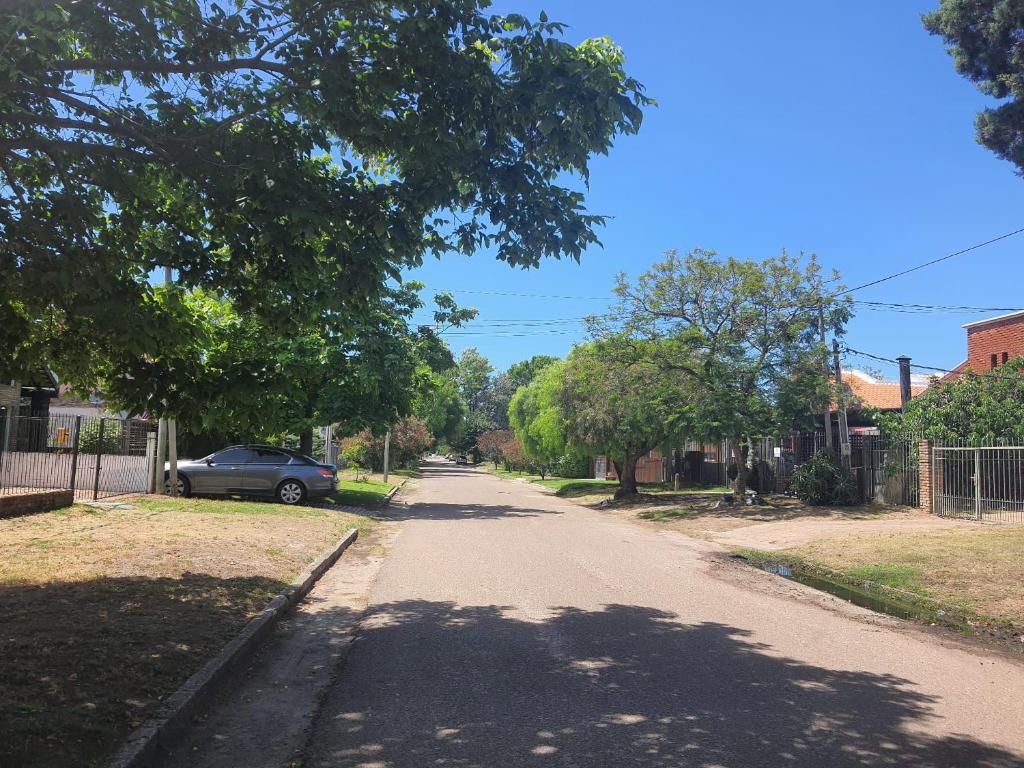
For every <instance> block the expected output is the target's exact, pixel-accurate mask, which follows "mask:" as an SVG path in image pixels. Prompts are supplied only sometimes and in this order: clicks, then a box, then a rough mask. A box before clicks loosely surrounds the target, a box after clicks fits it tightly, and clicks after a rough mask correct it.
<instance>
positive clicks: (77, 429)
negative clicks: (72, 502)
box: [71, 416, 82, 496]
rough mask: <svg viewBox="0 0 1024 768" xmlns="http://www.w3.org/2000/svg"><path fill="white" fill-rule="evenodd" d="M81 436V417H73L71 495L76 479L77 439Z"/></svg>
mask: <svg viewBox="0 0 1024 768" xmlns="http://www.w3.org/2000/svg"><path fill="white" fill-rule="evenodd" d="M81 434H82V417H81V416H75V439H74V440H72V441H71V495H72V496H74V493H75V481H76V480H77V479H78V438H79V436H80V435H81Z"/></svg>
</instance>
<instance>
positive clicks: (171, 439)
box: [167, 419, 178, 497]
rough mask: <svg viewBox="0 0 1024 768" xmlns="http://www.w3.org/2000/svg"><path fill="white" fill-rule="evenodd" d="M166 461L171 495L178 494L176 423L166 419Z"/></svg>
mask: <svg viewBox="0 0 1024 768" xmlns="http://www.w3.org/2000/svg"><path fill="white" fill-rule="evenodd" d="M167 463H168V464H170V475H171V476H170V480H171V496H172V497H173V496H177V495H178V423H177V421H176V420H175V419H168V420H167Z"/></svg>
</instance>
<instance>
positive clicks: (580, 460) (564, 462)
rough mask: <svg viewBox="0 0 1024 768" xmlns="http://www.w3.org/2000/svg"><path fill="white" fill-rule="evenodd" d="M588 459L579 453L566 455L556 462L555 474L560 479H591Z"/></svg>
mask: <svg viewBox="0 0 1024 768" xmlns="http://www.w3.org/2000/svg"><path fill="white" fill-rule="evenodd" d="M589 469H590V467H589V465H588V462H587V457H586V456H584V455H582V454H578V453H566V454H564V455H562V456H559V457H558V461H556V462H555V474H556V475H558V476H559V477H565V478H573V479H579V478H584V477H589V476H590V473H589V471H588V470H589Z"/></svg>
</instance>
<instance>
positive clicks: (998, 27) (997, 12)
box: [923, 0, 1024, 173]
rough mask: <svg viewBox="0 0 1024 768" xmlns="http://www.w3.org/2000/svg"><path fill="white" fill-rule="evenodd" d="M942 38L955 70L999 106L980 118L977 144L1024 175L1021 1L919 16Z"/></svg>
mask: <svg viewBox="0 0 1024 768" xmlns="http://www.w3.org/2000/svg"><path fill="white" fill-rule="evenodd" d="M923 19H924V25H925V28H926V29H927V30H928V31H929V32H931V33H932V34H933V35H940V36H941V37H942V38H943V39H944V40H945V41H946V45H947V46H948V50H949V54H950V56H952V57H953V64H954V66H955V67H956V71H957V72H959V73H960V74H961V75H963V76H964V77H966V78H967V79H968V80H970V81H971V82H973V83H975V84H976V85H977V86H978V90H980V91H981V92H982V93H984V94H986V95H988V96H992V97H994V98H996V99H999V100H1000V101H1001V102H1002V103H1001V104H999V105H998V106H996V107H989V108H988V109H985V110H983V111H981V112H979V113H978V116H977V118H976V120H975V129H976V131H977V138H978V143H980V144H981V145H983V146H985V147H987V148H988V149H990V150H992V151H993V152H995V153H996V154H997V155H998V156H999V157H1001V158H1002V159H1004V160H1009V161H1010V162H1011V163H1013V164H1014V165H1015V166H1017V171H1018V173H1024V50H1022V49H1021V42H1020V41H1021V36H1022V35H1024V4H1022V3H1020V2H1019V0H942V2H941V4H940V6H939V8H938V9H937V10H935V11H932V12H931V13H927V14H925V15H924V17H923Z"/></svg>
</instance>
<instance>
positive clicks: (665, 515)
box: [637, 507, 700, 522]
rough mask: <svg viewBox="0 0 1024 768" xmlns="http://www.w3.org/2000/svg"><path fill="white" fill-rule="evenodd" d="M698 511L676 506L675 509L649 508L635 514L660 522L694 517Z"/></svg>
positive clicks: (642, 518)
mask: <svg viewBox="0 0 1024 768" xmlns="http://www.w3.org/2000/svg"><path fill="white" fill-rule="evenodd" d="M698 514H700V513H699V512H697V510H695V509H686V508H685V507H678V508H676V509H651V510H647V511H646V512H641V513H639V514H638V515H637V517H639V518H640V519H641V520H654V521H656V522H661V521H664V520H688V519H690V518H692V517H696V516H697V515H698Z"/></svg>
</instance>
